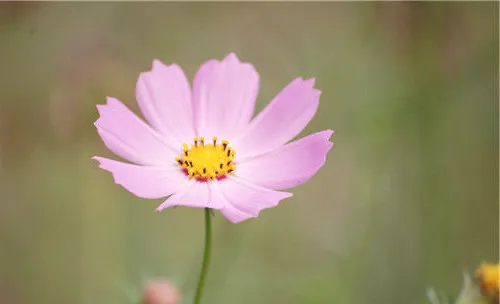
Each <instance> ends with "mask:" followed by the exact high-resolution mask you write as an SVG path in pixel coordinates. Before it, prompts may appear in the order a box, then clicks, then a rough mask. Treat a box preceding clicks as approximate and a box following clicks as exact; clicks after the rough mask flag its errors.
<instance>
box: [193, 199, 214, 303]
mask: <svg viewBox="0 0 500 304" xmlns="http://www.w3.org/2000/svg"><path fill="white" fill-rule="evenodd" d="M211 250H212V212H211V210H210V208H205V252H204V253H203V262H202V265H201V270H200V279H199V280H198V286H197V287H196V295H195V296H194V304H200V303H201V296H202V294H203V287H204V285H205V277H206V276H207V272H208V264H209V262H210V251H211Z"/></svg>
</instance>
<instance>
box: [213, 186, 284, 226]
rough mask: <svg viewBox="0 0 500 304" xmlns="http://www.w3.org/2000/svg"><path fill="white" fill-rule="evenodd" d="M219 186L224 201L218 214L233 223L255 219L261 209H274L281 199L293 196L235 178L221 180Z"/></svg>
mask: <svg viewBox="0 0 500 304" xmlns="http://www.w3.org/2000/svg"><path fill="white" fill-rule="evenodd" d="M219 185H220V191H221V192H222V194H223V195H224V201H225V204H224V207H223V208H222V209H221V210H220V212H221V213H222V214H223V215H224V216H225V217H226V218H227V219H228V220H230V221H231V222H233V223H239V222H241V221H244V220H246V219H249V218H252V217H257V216H258V215H259V213H260V211H261V210H262V209H266V208H271V207H276V206H277V205H278V203H279V202H280V201H281V200H282V199H285V198H288V197H291V196H292V195H293V194H292V193H289V192H280V191H274V190H270V189H266V188H263V187H260V186H257V185H253V184H251V183H248V182H245V181H243V180H241V179H239V178H237V177H228V178H226V179H224V180H221V181H220V182H219Z"/></svg>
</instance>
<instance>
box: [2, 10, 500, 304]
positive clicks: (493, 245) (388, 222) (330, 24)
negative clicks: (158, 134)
mask: <svg viewBox="0 0 500 304" xmlns="http://www.w3.org/2000/svg"><path fill="white" fill-rule="evenodd" d="M498 28H499V27H498V3H496V2H490V3H479V2H477V3H474V2H469V3H466V2H460V3H458V2H457V3H431V2H428V3H416V2H412V3H397V2H394V3H381V2H380V3H376V2H371V3H369V2H366V3H70V2H67V3H19V2H11V3H5V2H4V3H1V4H0V67H1V69H0V83H2V86H1V89H0V105H1V107H0V160H1V163H0V166H1V167H0V169H1V170H0V199H1V202H0V303H1V304H25V303H37V304H38V303H40V304H44V303H47V304H48V303H50V304H54V303H85V304H87V303H89V304H95V303H106V304H113V303H133V299H134V297H135V296H136V294H137V293H138V292H139V290H140V288H141V286H142V284H144V282H145V281H146V280H148V279H149V278H152V277H155V276H164V277H168V278H170V279H171V280H173V281H174V282H176V284H178V286H179V287H180V288H182V291H183V293H184V294H185V296H186V299H189V298H190V294H191V293H192V292H193V289H194V287H195V283H196V280H197V276H198V269H199V263H200V259H201V255H202V249H203V248H202V247H203V212H202V211H201V210H199V209H188V208H177V209H173V210H166V211H164V212H162V213H156V212H154V209H155V208H156V206H157V205H158V204H159V203H160V202H161V200H158V201H152V200H143V199H139V198H136V197H134V196H133V195H132V194H130V193H128V192H126V191H125V190H124V189H122V188H121V187H119V186H116V185H115V184H114V183H113V180H112V178H111V176H110V175H109V174H108V173H106V172H104V171H102V170H100V169H98V168H97V165H96V163H95V162H94V161H92V160H91V159H90V158H91V156H93V155H103V156H112V155H111V153H110V152H108V151H107V150H106V149H105V147H104V145H103V144H102V142H101V140H100V138H99V137H98V135H97V132H96V131H95V128H94V126H93V124H92V123H93V122H94V121H95V120H96V119H97V117H98V115H97V111H96V108H95V105H96V104H99V103H104V102H105V97H106V96H113V97H117V98H119V99H120V100H122V101H123V102H125V103H126V104H127V105H128V106H129V107H131V108H132V109H134V110H135V111H137V109H138V108H137V105H136V102H135V92H134V91H135V83H136V80H137V77H138V75H139V73H140V72H141V71H146V70H148V69H150V67H151V63H152V60H153V59H154V58H158V59H160V60H162V61H164V62H165V63H173V62H175V63H178V64H180V65H181V66H182V67H183V68H184V70H185V71H186V73H187V75H188V77H189V78H191V79H192V76H193V75H194V73H195V71H196V69H197V68H198V66H199V65H200V64H201V63H203V62H204V61H206V60H208V59H209V58H219V59H221V58H223V57H224V56H225V55H226V54H227V53H229V52H231V51H234V52H236V53H237V54H238V56H239V57H240V58H241V60H243V61H248V62H251V63H252V64H254V65H255V67H256V69H257V70H258V71H259V73H260V77H261V93H260V96H259V99H258V104H257V110H260V109H262V108H263V107H264V106H265V105H266V103H267V102H268V101H269V100H270V99H271V98H272V97H273V96H274V95H275V94H277V93H278V92H279V91H280V90H281V88H283V87H284V86H285V85H286V84H287V83H288V82H290V81H291V80H292V79H293V78H295V77H298V76H302V77H316V79H317V81H316V87H318V88H319V89H320V90H322V92H323V94H322V97H321V102H320V108H319V111H318V113H317V115H316V117H315V118H314V120H313V121H312V123H311V124H310V125H309V126H308V127H307V128H306V130H304V132H303V135H304V134H307V133H311V132H314V131H319V130H323V129H326V128H332V129H334V130H336V135H335V137H334V141H335V142H336V145H335V147H334V148H333V150H332V151H331V152H330V154H329V159H328V162H327V163H326V165H325V167H324V168H323V169H322V170H321V171H320V172H319V173H318V174H317V175H316V176H315V177H314V178H313V179H312V180H311V181H310V182H309V183H307V184H304V185H302V186H300V187H298V188H296V189H294V190H293V192H294V193H295V196H294V197H293V199H289V200H286V201H284V202H283V203H282V204H281V205H280V206H279V207H278V208H274V209H269V210H266V211H264V212H263V213H261V216H260V217H259V218H257V219H254V220H249V221H247V222H244V223H242V224H239V225H233V224H230V223H229V222H228V221H227V220H226V219H225V218H224V217H222V216H221V215H220V214H218V215H217V216H216V218H215V221H214V225H215V226H214V252H213V260H212V264H211V272H210V273H209V276H208V285H207V293H206V297H205V301H204V303H217V304H224V303H230V304H233V303H241V304H245V303H380V304H385V303H405V304H406V303H427V300H426V295H425V290H426V288H427V287H429V286H432V287H435V288H436V289H438V290H443V291H445V292H446V293H448V294H450V295H453V294H456V293H457V292H458V290H459V288H460V284H461V277H462V271H464V270H466V271H473V270H474V269H475V268H476V266H477V265H478V264H479V263H480V262H482V261H498V253H499V250H498V246H499V244H498V215H499V210H498V167H499V164H498V156H499V154H498V130H499V127H498V85H499V79H498V67H499V62H498Z"/></svg>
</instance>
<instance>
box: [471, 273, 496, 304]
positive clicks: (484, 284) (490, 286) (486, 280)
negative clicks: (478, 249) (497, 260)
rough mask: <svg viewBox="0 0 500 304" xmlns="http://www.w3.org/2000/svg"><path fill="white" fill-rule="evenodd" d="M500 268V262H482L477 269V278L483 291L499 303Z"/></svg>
mask: <svg viewBox="0 0 500 304" xmlns="http://www.w3.org/2000/svg"><path fill="white" fill-rule="evenodd" d="M499 270H500V266H499V265H498V264H482V265H481V266H480V267H479V268H478V269H477V271H476V279H477V280H478V282H479V285H480V287H481V290H482V292H483V293H484V294H485V295H487V296H488V297H490V298H491V299H494V301H496V302H495V303H498V299H499V284H500V282H499Z"/></svg>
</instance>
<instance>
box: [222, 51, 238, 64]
mask: <svg viewBox="0 0 500 304" xmlns="http://www.w3.org/2000/svg"><path fill="white" fill-rule="evenodd" d="M223 61H234V62H240V58H238V55H236V53H234V52H230V53H229V54H227V55H226V57H225V58H224V59H223Z"/></svg>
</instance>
